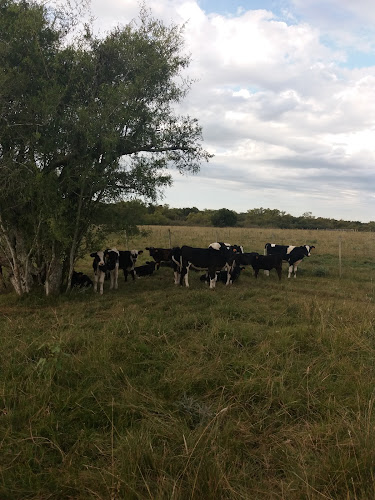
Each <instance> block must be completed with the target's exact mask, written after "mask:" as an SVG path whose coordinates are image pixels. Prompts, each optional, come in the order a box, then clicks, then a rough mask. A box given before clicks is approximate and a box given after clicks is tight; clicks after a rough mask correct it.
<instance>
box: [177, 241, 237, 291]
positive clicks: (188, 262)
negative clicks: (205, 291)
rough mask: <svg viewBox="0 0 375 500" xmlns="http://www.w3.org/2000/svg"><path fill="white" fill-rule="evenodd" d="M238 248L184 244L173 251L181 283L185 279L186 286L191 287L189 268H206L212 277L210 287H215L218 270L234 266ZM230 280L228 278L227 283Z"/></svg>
mask: <svg viewBox="0 0 375 500" xmlns="http://www.w3.org/2000/svg"><path fill="white" fill-rule="evenodd" d="M236 252H237V251H236V249H233V248H231V249H227V248H225V247H224V248H221V249H220V250H215V249H213V248H193V247H189V246H187V245H184V246H182V247H181V248H179V247H177V249H176V250H175V251H174V252H173V255H172V259H173V261H174V262H176V264H177V265H179V268H180V285H182V284H183V280H185V286H186V287H189V279H188V274H189V269H190V268H193V269H197V270H206V271H208V275H209V278H210V288H211V289H213V288H215V283H216V272H217V271H221V270H222V269H224V268H225V269H228V268H230V267H231V266H232V264H233V261H234V258H235V256H236ZM228 282H229V280H227V283H228Z"/></svg>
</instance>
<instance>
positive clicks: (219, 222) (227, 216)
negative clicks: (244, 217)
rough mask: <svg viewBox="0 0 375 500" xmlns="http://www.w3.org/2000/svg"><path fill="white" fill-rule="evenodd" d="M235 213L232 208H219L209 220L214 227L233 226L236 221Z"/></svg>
mask: <svg viewBox="0 0 375 500" xmlns="http://www.w3.org/2000/svg"><path fill="white" fill-rule="evenodd" d="M237 218H238V217H237V214H236V212H233V210H228V209H227V208H220V210H216V212H214V214H213V215H212V217H211V222H212V224H213V225H214V226H215V227H233V226H235V225H236V223H237Z"/></svg>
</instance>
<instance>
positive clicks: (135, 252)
mask: <svg viewBox="0 0 375 500" xmlns="http://www.w3.org/2000/svg"><path fill="white" fill-rule="evenodd" d="M141 253H143V250H130V259H131V261H132V262H133V264H134V265H135V263H136V262H137V258H138V255H141Z"/></svg>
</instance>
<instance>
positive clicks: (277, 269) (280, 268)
mask: <svg viewBox="0 0 375 500" xmlns="http://www.w3.org/2000/svg"><path fill="white" fill-rule="evenodd" d="M276 272H277V275H278V277H279V280H280V281H281V273H282V267H277V268H276Z"/></svg>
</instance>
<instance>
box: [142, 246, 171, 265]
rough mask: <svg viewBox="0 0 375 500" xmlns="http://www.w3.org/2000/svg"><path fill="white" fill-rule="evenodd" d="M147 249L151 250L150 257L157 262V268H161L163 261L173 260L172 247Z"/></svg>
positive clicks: (147, 248)
mask: <svg viewBox="0 0 375 500" xmlns="http://www.w3.org/2000/svg"><path fill="white" fill-rule="evenodd" d="M146 250H148V251H149V253H150V257H152V258H153V259H154V261H155V262H156V269H159V267H160V264H161V263H162V262H171V260H172V258H171V249H170V248H155V247H146Z"/></svg>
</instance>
